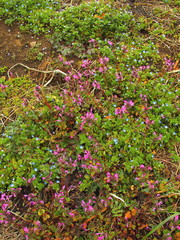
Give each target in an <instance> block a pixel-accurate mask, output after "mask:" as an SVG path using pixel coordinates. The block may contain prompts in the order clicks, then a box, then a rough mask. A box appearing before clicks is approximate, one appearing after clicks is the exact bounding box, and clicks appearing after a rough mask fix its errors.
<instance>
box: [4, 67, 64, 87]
mask: <svg viewBox="0 0 180 240" xmlns="http://www.w3.org/2000/svg"><path fill="white" fill-rule="evenodd" d="M18 65H21V66H23V67H25V68H27V69H28V70H31V71H35V72H41V73H52V74H53V75H52V77H51V79H50V80H49V81H48V83H46V84H45V86H47V85H48V84H49V83H50V82H51V80H52V78H53V77H54V74H57V73H61V74H63V75H64V76H66V75H67V74H66V73H65V72H63V71H61V70H59V69H56V70H52V71H43V70H38V69H36V68H30V67H28V66H26V65H24V64H23V63H16V64H15V65H13V66H12V67H11V68H10V69H9V70H8V72H7V75H8V77H9V78H10V71H11V70H12V69H13V68H14V67H16V66H18Z"/></svg>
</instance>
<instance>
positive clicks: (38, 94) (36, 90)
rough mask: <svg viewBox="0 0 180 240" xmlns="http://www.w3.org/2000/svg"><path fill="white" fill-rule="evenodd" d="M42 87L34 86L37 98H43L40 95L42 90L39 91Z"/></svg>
mask: <svg viewBox="0 0 180 240" xmlns="http://www.w3.org/2000/svg"><path fill="white" fill-rule="evenodd" d="M40 89H41V87H40V86H36V87H34V96H35V97H36V99H37V100H41V99H42V97H41V95H40V91H39V90H40Z"/></svg>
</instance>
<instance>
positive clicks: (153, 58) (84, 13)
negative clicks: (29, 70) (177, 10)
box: [0, 0, 180, 240]
mask: <svg viewBox="0 0 180 240" xmlns="http://www.w3.org/2000/svg"><path fill="white" fill-rule="evenodd" d="M176 2H177V1H176ZM62 7H63V8H64V9H63V11H60V9H61V8H62ZM174 7H176V6H174ZM1 10H3V11H1ZM0 12H1V14H2V15H1V17H2V18H4V19H6V22H7V23H13V22H14V21H18V22H19V23H20V24H21V26H20V28H21V29H22V30H26V31H27V30H28V31H30V30H31V31H33V32H34V33H38V34H40V33H45V34H46V35H47V37H48V39H49V40H50V41H51V43H52V45H53V46H54V48H55V49H56V51H57V52H59V53H60V54H59V57H58V60H57V59H56V61H55V62H54V65H56V66H57V67H58V68H59V69H63V71H64V72H66V73H67V74H66V75H65V77H64V76H63V77H62V80H61V82H60V84H59V85H57V87H56V88H53V87H49V85H47V86H46V84H45V85H43V84H38V85H36V83H33V82H32V81H31V79H30V76H24V77H21V78H17V77H13V73H11V74H12V77H11V78H8V79H6V78H5V77H4V76H3V74H4V72H5V71H6V68H4V67H3V66H1V74H2V77H1V78H0V89H1V90H2V91H1V95H0V104H1V108H2V123H1V125H0V126H1V139H0V146H1V147H0V191H1V194H0V206H1V207H0V223H2V224H3V225H9V224H11V225H12V226H15V227H18V228H20V230H21V233H22V234H23V236H24V237H25V239H44V240H50V239H54V240H60V239H66V240H69V239H78V240H81V239H87V240H91V239H93V240H94V239H95V240H96V239H97V240H102V239H108V240H110V239H115V240H116V239H122V240H126V239H128V240H132V239H153V240H155V239H165V240H171V239H175V240H177V239H178V236H179V235H178V230H179V225H178V224H179V215H180V210H179V208H178V201H179V199H178V197H179V195H180V193H179V179H180V175H179V153H178V150H177V149H178V142H179V132H178V123H179V122H180V116H179V107H178V103H179V96H180V91H179V88H178V74H177V73H178V71H177V63H178V56H173V57H171V56H168V55H166V56H162V55H161V54H160V53H159V50H158V47H159V44H160V43H161V42H162V41H165V39H166V37H167V36H169V37H172V39H174V41H176V40H177V26H176V23H177V22H176V20H175V19H173V20H172V21H171V20H170V22H171V24H170V26H171V27H172V26H174V29H172V30H171V29H170V28H163V26H164V25H163V24H164V23H162V24H160V23H158V25H156V23H155V22H154V21H153V20H152V19H146V18H145V17H137V16H135V15H133V14H132V13H131V12H130V10H128V8H126V9H121V10H117V9H116V5H115V4H113V3H112V4H109V5H107V4H103V3H82V4H79V5H77V6H74V7H73V6H71V7H66V8H65V4H62V3H60V2H58V1H47V0H44V1H41V2H40V3H39V2H38V1H34V0H29V1H24V3H23V4H21V3H20V1H17V0H16V1H2V3H1V4H0ZM159 14H160V13H159V11H157V15H156V16H159ZM164 16H166V14H165V15H164ZM49 32H51V34H50V33H49ZM147 34H148V37H147ZM33 50H34V49H33V48H32V50H31V51H32V52H33ZM34 51H35V54H36V49H35V50H34ZM33 54H34V52H33ZM33 56H34V55H33ZM67 56H68V57H67ZM70 56H71V57H72V56H73V57H74V56H76V57H78V61H76V62H74V61H73V60H72V59H69V58H70ZM39 57H41V56H40V55H39ZM37 58H38V55H37ZM12 71H13V70H12ZM59 78H60V76H59Z"/></svg>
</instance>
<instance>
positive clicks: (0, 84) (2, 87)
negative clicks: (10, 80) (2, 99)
mask: <svg viewBox="0 0 180 240" xmlns="http://www.w3.org/2000/svg"><path fill="white" fill-rule="evenodd" d="M7 87H8V85H4V84H2V83H0V88H1V90H2V91H4V90H5V89H6V88H7Z"/></svg>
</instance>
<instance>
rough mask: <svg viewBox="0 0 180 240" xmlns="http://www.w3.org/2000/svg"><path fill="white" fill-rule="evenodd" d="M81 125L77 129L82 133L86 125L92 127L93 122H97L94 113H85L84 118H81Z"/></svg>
mask: <svg viewBox="0 0 180 240" xmlns="http://www.w3.org/2000/svg"><path fill="white" fill-rule="evenodd" d="M81 120H82V122H81V124H80V127H79V129H80V130H81V131H82V130H83V127H84V125H85V124H86V123H87V124H88V125H89V126H91V125H92V123H93V122H94V121H97V118H95V116H94V113H92V110H91V111H90V112H86V114H85V115H84V116H81Z"/></svg>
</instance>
